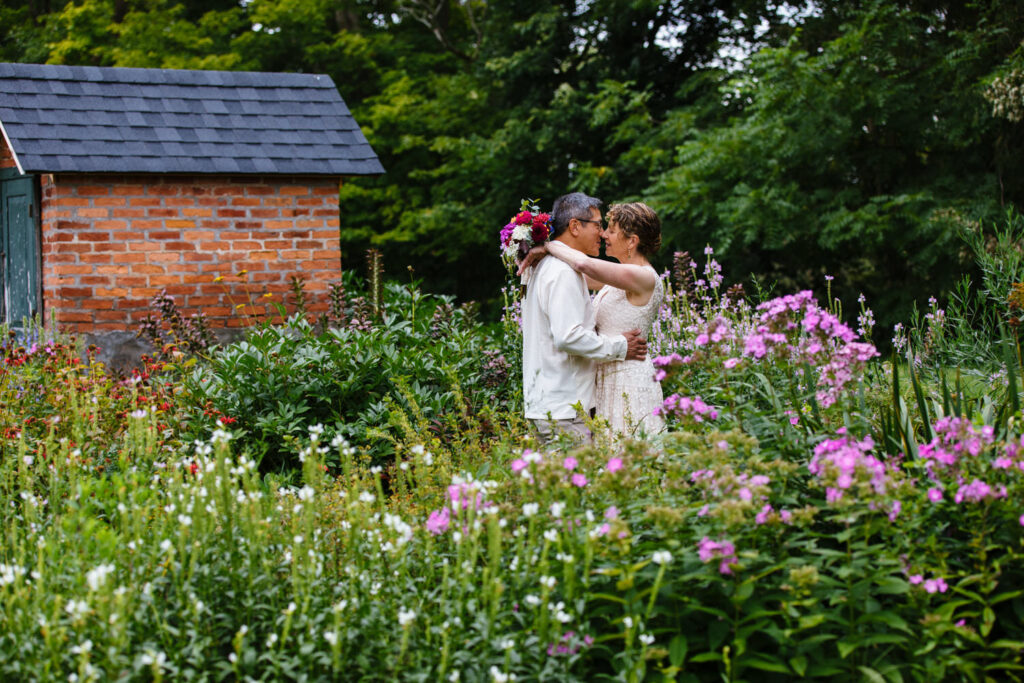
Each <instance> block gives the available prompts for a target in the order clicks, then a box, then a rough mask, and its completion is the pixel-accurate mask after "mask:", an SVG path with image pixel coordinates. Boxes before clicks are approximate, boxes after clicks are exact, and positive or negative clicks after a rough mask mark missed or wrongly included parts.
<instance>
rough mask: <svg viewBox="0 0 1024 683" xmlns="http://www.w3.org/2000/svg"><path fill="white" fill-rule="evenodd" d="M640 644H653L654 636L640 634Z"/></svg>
mask: <svg viewBox="0 0 1024 683" xmlns="http://www.w3.org/2000/svg"><path fill="white" fill-rule="evenodd" d="M640 642H641V643H643V644H644V645H650V644H651V643H653V642H654V636H653V635H651V634H650V633H641V634H640Z"/></svg>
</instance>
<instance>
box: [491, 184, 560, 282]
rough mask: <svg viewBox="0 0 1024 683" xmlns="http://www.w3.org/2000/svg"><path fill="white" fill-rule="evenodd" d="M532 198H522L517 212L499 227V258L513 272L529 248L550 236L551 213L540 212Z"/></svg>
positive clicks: (541, 242)
mask: <svg viewBox="0 0 1024 683" xmlns="http://www.w3.org/2000/svg"><path fill="white" fill-rule="evenodd" d="M534 201H535V200H533V199H524V200H523V202H522V206H520V209H519V213H517V214H516V215H515V216H513V217H512V220H510V221H509V222H508V223H507V224H506V225H505V226H504V227H503V228H502V229H501V234H500V238H501V258H502V260H503V261H504V262H505V266H506V267H507V268H508V270H509V272H510V273H514V272H515V271H516V270H517V269H518V268H519V264H520V263H521V262H522V260H523V258H524V257H525V256H526V254H527V253H529V251H530V249H532V248H533V247H535V246H537V245H538V244H543V243H545V242H547V241H548V239H549V238H550V237H551V214H547V213H541V212H540V208H539V207H537V206H536V205H535V204H534Z"/></svg>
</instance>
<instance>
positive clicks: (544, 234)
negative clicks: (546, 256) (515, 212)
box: [531, 223, 550, 244]
mask: <svg viewBox="0 0 1024 683" xmlns="http://www.w3.org/2000/svg"><path fill="white" fill-rule="evenodd" d="M532 233H533V234H532V235H531V236H532V237H533V243H534V244H542V243H544V242H547V241H548V236H549V234H550V229H549V228H548V226H546V225H544V224H540V225H538V224H536V223H534V224H533V230H532Z"/></svg>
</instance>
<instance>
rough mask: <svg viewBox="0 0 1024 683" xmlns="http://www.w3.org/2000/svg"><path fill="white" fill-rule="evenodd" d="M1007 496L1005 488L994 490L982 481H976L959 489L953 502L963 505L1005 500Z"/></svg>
mask: <svg viewBox="0 0 1024 683" xmlns="http://www.w3.org/2000/svg"><path fill="white" fill-rule="evenodd" d="M1005 496H1006V487H1005V486H1001V487H998V488H992V487H991V486H989V485H988V484H987V483H985V482H984V481H982V480H981V479H974V480H973V481H972V482H971V483H970V484H965V485H963V486H961V487H960V488H959V489H957V492H956V495H955V496H953V501H954V502H955V503H962V502H964V501H967V502H969V503H978V502H981V501H983V500H985V499H989V498H1003V497H1005Z"/></svg>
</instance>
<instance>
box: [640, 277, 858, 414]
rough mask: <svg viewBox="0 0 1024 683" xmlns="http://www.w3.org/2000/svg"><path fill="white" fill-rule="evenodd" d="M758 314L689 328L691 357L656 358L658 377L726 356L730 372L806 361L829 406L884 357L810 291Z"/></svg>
mask: <svg viewBox="0 0 1024 683" xmlns="http://www.w3.org/2000/svg"><path fill="white" fill-rule="evenodd" d="M756 313H757V315H756V317H752V318H749V319H745V320H738V321H730V320H729V319H727V318H726V317H724V316H721V315H719V316H716V317H715V318H713V319H712V320H710V321H709V322H706V323H699V324H698V325H697V326H695V327H694V328H692V329H691V330H689V331H690V332H691V333H692V334H693V342H692V346H691V351H692V354H691V355H686V356H681V355H680V354H678V353H672V354H668V355H664V356H659V357H656V358H654V366H655V379H657V380H658V381H661V380H663V379H665V377H667V376H668V374H669V372H670V369H671V368H672V367H674V366H679V365H687V364H689V363H693V362H698V361H700V360H703V359H706V358H708V359H716V360H717V358H719V357H721V358H722V360H721V363H722V365H723V367H725V368H726V369H732V368H734V367H736V366H737V365H739V364H740V363H741V362H742V360H743V358H747V359H751V360H753V361H755V362H758V361H766V360H776V361H778V360H785V361H788V362H792V363H799V364H805V363H806V364H807V365H809V366H810V367H812V368H814V369H815V370H816V374H817V378H816V382H815V383H816V386H817V392H816V398H817V400H818V402H819V403H820V404H821V405H822V406H823V407H826V408H827V407H828V406H830V405H832V404H833V403H835V402H836V400H837V399H838V397H839V395H840V394H841V393H842V390H843V388H844V387H845V386H846V385H847V384H849V383H850V382H851V381H853V380H855V379H857V378H858V377H860V375H861V374H863V372H864V369H865V367H866V364H867V362H868V361H869V360H871V359H872V358H874V357H876V356H877V355H878V350H877V349H875V347H874V345H872V344H869V343H866V342H858V341H857V335H856V334H855V333H854V332H853V330H851V329H850V328H849V327H848V326H847V325H846V324H844V323H843V322H842V321H840V320H839V318H837V317H836V316H835V315H833V314H832V313H830V312H829V311H827V310H825V309H823V308H821V307H819V306H818V304H817V302H816V301H815V299H814V295H813V294H812V293H811V292H810V291H809V290H808V291H802V292H798V293H797V294H790V295H787V296H781V297H776V298H775V299H772V300H770V301H766V302H764V303H763V304H761V305H759V306H758V307H757V309H756Z"/></svg>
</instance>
